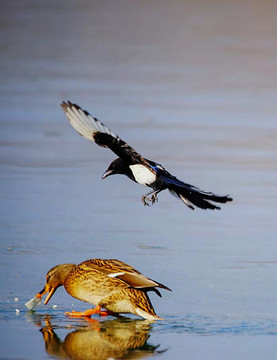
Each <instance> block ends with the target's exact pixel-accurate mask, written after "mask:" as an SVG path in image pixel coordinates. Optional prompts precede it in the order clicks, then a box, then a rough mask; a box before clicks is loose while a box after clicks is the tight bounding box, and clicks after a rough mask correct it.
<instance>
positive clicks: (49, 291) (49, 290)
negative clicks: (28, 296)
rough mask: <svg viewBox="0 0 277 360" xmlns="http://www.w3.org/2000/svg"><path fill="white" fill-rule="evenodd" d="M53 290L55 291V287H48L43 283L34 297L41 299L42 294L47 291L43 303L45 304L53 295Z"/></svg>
mask: <svg viewBox="0 0 277 360" xmlns="http://www.w3.org/2000/svg"><path fill="white" fill-rule="evenodd" d="M55 291H56V288H52V287H51V288H49V287H48V286H46V285H45V286H44V288H43V289H42V290H41V291H40V292H39V293H38V294H36V298H38V299H41V297H42V296H43V295H44V294H46V293H48V295H47V296H46V299H45V301H44V305H46V304H47V303H48V302H49V300H50V299H51V297H52V296H53V295H54V293H55Z"/></svg>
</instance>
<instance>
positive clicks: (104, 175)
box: [102, 170, 113, 179]
mask: <svg viewBox="0 0 277 360" xmlns="http://www.w3.org/2000/svg"><path fill="white" fill-rule="evenodd" d="M112 174H113V171H112V170H106V171H105V172H104V174H103V176H102V179H106V177H108V176H110V175H112Z"/></svg>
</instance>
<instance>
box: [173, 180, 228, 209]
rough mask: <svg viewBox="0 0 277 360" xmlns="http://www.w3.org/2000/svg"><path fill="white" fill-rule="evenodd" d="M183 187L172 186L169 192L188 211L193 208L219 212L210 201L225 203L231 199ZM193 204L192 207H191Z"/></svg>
mask: <svg viewBox="0 0 277 360" xmlns="http://www.w3.org/2000/svg"><path fill="white" fill-rule="evenodd" d="M184 185H185V186H173V187H172V188H171V189H169V190H170V192H171V193H172V194H173V195H176V196H178V197H179V199H181V200H182V201H183V203H185V204H186V205H187V206H188V207H189V208H190V209H192V210H194V206H193V205H195V206H196V207H199V208H201V209H211V210H214V209H217V210H220V207H219V206H216V205H214V204H212V203H211V202H210V201H213V202H215V203H222V204H224V203H226V202H228V201H232V200H233V199H232V198H231V197H230V196H229V195H225V196H220V195H216V194H214V193H212V192H206V191H202V190H200V189H198V188H197V187H195V186H192V185H189V184H184ZM192 204H193V205H192Z"/></svg>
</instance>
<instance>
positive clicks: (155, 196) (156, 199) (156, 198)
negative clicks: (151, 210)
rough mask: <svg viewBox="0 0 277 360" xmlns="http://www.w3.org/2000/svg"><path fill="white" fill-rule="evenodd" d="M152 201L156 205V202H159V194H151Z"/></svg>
mask: <svg viewBox="0 0 277 360" xmlns="http://www.w3.org/2000/svg"><path fill="white" fill-rule="evenodd" d="M151 202H152V205H154V204H155V202H158V196H157V194H153V195H152V196H151Z"/></svg>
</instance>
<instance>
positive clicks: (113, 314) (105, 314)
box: [99, 310, 117, 316]
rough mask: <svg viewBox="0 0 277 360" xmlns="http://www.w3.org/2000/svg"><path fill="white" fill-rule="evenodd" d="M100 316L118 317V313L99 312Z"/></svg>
mask: <svg viewBox="0 0 277 360" xmlns="http://www.w3.org/2000/svg"><path fill="white" fill-rule="evenodd" d="M99 315H100V316H108V315H112V316H117V314H116V313H114V312H112V311H109V310H102V311H99Z"/></svg>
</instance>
